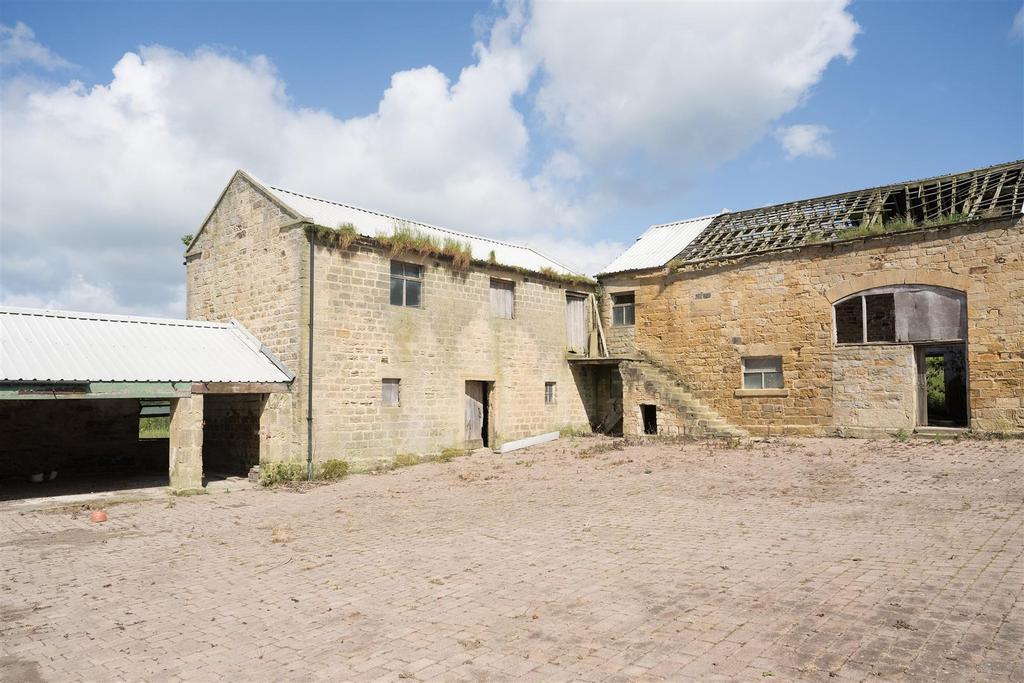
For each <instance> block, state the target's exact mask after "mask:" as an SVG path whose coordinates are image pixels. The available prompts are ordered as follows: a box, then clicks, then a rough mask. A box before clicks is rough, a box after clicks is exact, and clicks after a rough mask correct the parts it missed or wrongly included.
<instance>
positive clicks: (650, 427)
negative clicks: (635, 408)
mask: <svg viewBox="0 0 1024 683" xmlns="http://www.w3.org/2000/svg"><path fill="white" fill-rule="evenodd" d="M640 415H642V416H643V420H644V434H657V433H658V406H653V405H647V404H641V405H640Z"/></svg>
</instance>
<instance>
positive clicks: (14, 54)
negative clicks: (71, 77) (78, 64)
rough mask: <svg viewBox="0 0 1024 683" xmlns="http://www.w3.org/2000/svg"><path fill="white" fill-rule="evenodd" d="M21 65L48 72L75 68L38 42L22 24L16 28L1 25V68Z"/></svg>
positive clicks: (30, 30) (16, 25)
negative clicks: (31, 65) (40, 68)
mask: <svg viewBox="0 0 1024 683" xmlns="http://www.w3.org/2000/svg"><path fill="white" fill-rule="evenodd" d="M19 64H33V65H35V66H39V67H42V68H44V69H46V70H48V71H53V70H54V69H67V68H70V67H72V66H74V65H73V64H72V63H71V62H69V61H67V60H66V59H64V58H63V57H61V56H60V55H58V54H55V53H54V52H52V51H51V50H50V49H49V48H47V47H46V46H45V45H42V44H41V43H38V42H36V34H35V33H34V32H33V31H32V29H30V28H29V27H28V26H26V25H25V24H23V23H22V22H20V21H19V22H18V23H16V24H15V25H14V26H7V25H6V24H0V66H6V67H11V66H17V65H19Z"/></svg>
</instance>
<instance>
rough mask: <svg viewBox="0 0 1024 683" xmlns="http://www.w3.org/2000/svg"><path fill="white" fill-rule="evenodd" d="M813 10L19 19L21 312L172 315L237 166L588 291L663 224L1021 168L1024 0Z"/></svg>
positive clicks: (32, 10) (9, 115) (183, 12)
mask: <svg viewBox="0 0 1024 683" xmlns="http://www.w3.org/2000/svg"><path fill="white" fill-rule="evenodd" d="M633 7H634V8H635V7H636V6H635V5H634V6H633ZM666 7H667V9H666ZM820 7H821V6H811V5H789V6H784V5H783V4H782V3H775V5H773V6H772V8H771V9H770V10H765V9H763V6H762V9H758V10H757V11H754V6H753V5H746V4H738V3H734V4H730V5H727V6H726V8H727V9H726V10H725V11H724V13H723V10H722V9H721V6H719V8H713V7H711V6H709V5H702V4H696V3H688V4H686V5H680V6H679V7H678V15H679V16H674V15H673V16H669V15H666V14H665V13H666V12H669V13H671V12H675V9H673V6H671V5H668V6H666V5H662V6H660V7H659V8H656V9H651V12H650V13H651V14H652V17H651V19H650V20H649V21H644V20H643V18H642V17H641V18H640V19H635V17H634V16H631V15H637V14H640V15H642V14H643V13H644V11H646V10H639V11H638V10H635V9H631V8H629V7H626V6H625V5H613V4H606V5H605V6H604V8H603V9H601V10H600V11H597V10H595V11H589V10H587V11H584V10H582V9H580V8H579V7H578V6H571V5H568V6H561V7H560V8H559V10H558V11H554V10H552V11H548V10H547V9H546V8H545V7H541V8H538V7H535V6H533V5H530V4H527V5H523V6H519V5H506V4H489V3H457V2H444V3H430V2H416V3H329V2H318V3H304V2H298V3H287V4H284V3H272V2H259V3H248V2H219V3H178V2H176V3H159V2H147V3H117V2H102V3H90V2H75V3H47V2H33V3H17V2H5V3H4V4H3V5H0V23H2V24H3V25H4V26H6V27H8V33H7V39H8V42H7V44H6V45H7V54H8V56H7V57H6V58H5V62H4V71H3V86H4V101H3V106H4V121H3V124H2V125H3V133H4V140H5V146H4V151H3V156H2V165H3V178H4V185H3V187H2V188H0V193H2V196H0V200H2V203H3V209H4V217H3V219H2V220H3V223H2V226H0V227H2V230H3V233H2V234H0V238H2V239H3V242H2V243H0V245H2V246H3V267H4V270H3V271H2V272H0V276H2V281H0V284H2V285H3V288H2V289H3V292H2V296H3V299H4V300H5V301H7V302H9V303H20V304H30V305H31V304H37V305H62V306H68V307H93V308H96V307H100V306H102V307H105V308H108V309H116V310H123V311H129V312H143V313H157V314H179V315H180V314H182V313H183V303H182V302H183V298H182V297H183V289H182V283H183V271H182V269H181V268H180V249H179V247H180V245H178V244H175V243H174V242H175V236H177V235H180V234H184V233H186V232H191V231H194V229H195V228H196V227H197V226H198V223H199V222H200V221H201V220H202V217H203V215H205V211H206V210H208V209H209V207H210V205H211V204H212V202H213V200H214V199H215V198H216V196H217V194H218V192H219V190H220V188H221V186H222V185H223V183H224V182H226V180H227V178H228V175H227V174H226V173H227V172H228V171H229V169H230V168H232V167H235V166H244V167H246V168H247V169H249V170H251V171H253V172H254V173H256V174H257V175H259V176H261V177H263V178H265V179H266V180H268V181H273V182H279V183H281V184H283V185H286V186H289V187H293V188H294V189H298V190H306V191H309V192H311V193H316V194H321V195H326V196H328V197H329V198H332V199H338V200H342V201H350V202H353V203H357V204H362V205H369V206H371V207H372V208H379V209H381V210H385V211H390V212H394V213H399V214H402V215H407V216H409V217H411V218H418V219H423V220H428V221H431V222H435V223H439V224H442V225H448V226H451V227H454V228H461V229H464V230H469V231H475V232H484V233H487V234H491V235H495V236H500V237H506V238H509V239H514V240H519V241H526V242H529V243H531V244H535V245H537V246H540V247H542V248H545V249H547V250H548V251H553V252H556V255H558V256H563V258H569V259H570V260H573V259H574V258H575V263H576V264H577V265H579V267H581V268H583V269H586V270H588V271H590V272H593V271H595V270H596V269H597V268H599V266H600V265H601V264H602V262H607V261H608V260H610V257H611V256H613V255H614V252H615V251H616V250H618V249H621V248H622V247H623V245H626V244H628V243H629V242H630V241H632V239H633V238H635V237H636V235H638V234H639V233H640V232H642V231H643V230H644V229H645V228H646V227H647V226H648V225H649V224H651V223H656V222H665V221H669V220H674V219H679V218H685V217H689V216H693V215H699V214H704V213H710V212H715V211H717V210H719V209H722V208H729V209H734V210H735V209H743V208H749V207H753V206H759V205H763V204H768V203H774V202H779V201H784V200H787V199H797V198H802V197H810V196H815V195H820V194H827V193H831V192H838V191H843V190H848V189H856V188H858V187H864V186H870V185H875V184H882V183H887V182H891V181H897V180H904V179H912V178H917V177H923V176H929V175H936V174H940V173H945V172H950V171H956V170H961V169H967V168H972V167H977V166H984V165H988V164H992V163H998V162H1002V161H1007V160H1009V159H1016V158H1021V157H1024V39H1022V38H1024V37H1022V35H1021V32H1022V28H1024V19H1021V18H1018V19H1017V21H1018V24H1017V27H1016V28H1015V24H1014V22H1015V17H1018V15H1019V13H1020V12H1021V4H1020V3H1019V2H934V3H933V2H928V3H924V2H884V3H883V2H857V3H853V4H849V5H845V6H844V5H843V4H842V3H840V4H838V5H835V4H833V5H832V6H831V9H829V10H824V9H821V8H820ZM566 8H568V9H566ZM616 12H620V13H621V14H622V16H621V20H620V18H619V17H617V16H616V14H615V13H616ZM520 13H521V15H520ZM659 13H660V14H659ZM755 14H756V15H757V16H752V15H755ZM1021 16H1024V15H1021ZM794 19H796V21H795V20H794ZM801 21H802V22H803V23H800V22H801ZM19 22H20V24H23V25H24V27H25V28H26V29H27V30H29V31H30V32H31V34H33V35H32V37H31V43H32V45H33V46H35V47H36V48H38V50H43V51H44V53H42V54H44V55H49V57H39V54H41V53H39V52H38V50H37V51H35V52H31V51H30V52H25V53H24V54H21V53H18V51H19V50H23V48H24V45H25V42H24V40H22V42H20V43H18V44H17V45H13V46H12V44H11V43H10V42H9V41H10V36H11V35H12V34H11V32H10V31H11V30H13V27H17V26H18V25H19ZM793 24H796V27H795V28H793V27H792V25H793ZM787 26H789V27H790V28H787ZM723 27H727V28H723ZM734 29H735V30H734ZM787 31H792V33H789V32H787ZM19 35H21V37H22V39H24V38H25V34H24V32H22V33H21V34H19ZM802 36H811V38H810V39H808V40H807V41H806V43H801V40H803V38H802ZM477 43H478V44H479V45H480V46H483V50H484V51H485V53H486V55H485V56H481V54H482V53H481V51H480V49H479V48H478V49H475V48H474V44H477ZM152 46H162V49H163V51H159V52H155V51H153V50H157V49H159V48H153V47H152ZM146 49H149V50H150V52H148V53H147V52H146ZM47 50H48V52H45V51H47ZM197 51H200V52H202V53H203V54H207V55H212V56H210V57H208V58H207V59H206V61H203V60H202V59H200V58H199V57H198V56H197V55H198V54H199V52H197ZM15 53H18V54H15ZM126 53H134V54H135V55H139V57H138V58H137V59H135V60H132V59H129V60H128V61H124V59H125V55H126ZM12 55H13V56H12ZM262 58H265V60H263V59H262ZM48 60H49V61H48ZM254 60H255V61H254ZM119 63H120V64H122V65H123V68H122V69H121V70H120V71H119V72H118V75H117V76H115V75H113V74H112V69H113V68H114V66H115V65H116V64H119ZM765 64H771V65H772V66H771V68H762V67H764V65H765ZM428 65H430V66H432V67H434V68H435V69H436V72H435V71H427V70H424V69H422V67H426V66H428ZM467 67H469V68H471V69H473V68H474V67H476V72H477V73H476V75H477V76H478V79H477V81H474V82H470V78H466V79H464V81H465V83H463V82H460V75H461V74H462V73H463V69H466V68H467ZM438 72H439V73H438ZM395 74H408V77H407V78H405V79H404V80H403V81H401V83H402V85H401V86H400V87H394V88H392V90H391V91H388V89H389V87H391V86H392V85H393V83H396V82H398V81H393V77H394V76H395ZM441 75H443V76H444V77H447V82H445V81H444V79H442V78H441ZM217 79H220V80H217ZM72 81H80V82H81V84H82V85H81V86H80V87H78V86H75V87H77V88H78V89H77V90H75V88H74V87H72V88H71V89H69V85H68V84H69V83H71V82H72ZM648 82H649V83H648ZM192 84H194V86H195V87H194V88H192V87H191V86H192ZM235 88H238V92H237V93H236V92H234V89H235ZM275 88H276V89H277V90H276V91H275V93H276V94H275V93H270V94H268V92H269V91H270V90H274V89H275ZM107 89H109V91H110V92H107ZM386 91H388V92H390V93H392V95H393V97H392V99H391V100H387V101H388V102H390V104H389V105H388V106H382V98H384V97H385V92H386ZM123 93H128V94H123ZM460 94H461V95H460ZM193 95H195V97H196V100H195V101H192V100H191V98H192V97H193ZM460 96H461V97H462V100H460ZM219 97H224V98H225V100H224V102H223V103H219V104H218V103H211V100H217V99H218V98H219ZM41 102H42V104H40V103H41ZM126 102H130V104H126ZM234 107H237V109H234ZM228 109H230V110H231V111H230V116H228V114H225V113H224V112H225V111H226V110H228ZM396 112H397V113H396ZM420 112H422V116H418V115H417V114H418V113H420ZM250 116H251V117H252V118H251V120H250V118H249V117H250ZM364 117H370V119H369V120H363V119H364ZM361 120H363V121H362V122H361ZM267 121H275V122H278V123H275V124H274V125H273V126H269V127H267V126H268V125H269V124H266V122H267ZM275 126H276V128H275ZM278 129H279V130H286V131H288V133H287V135H281V136H278V135H275V131H276V130H278ZM119 131H121V132H119ZM364 133H365V135H364ZM320 137H322V139H324V140H325V141H326V142H325V143H324V145H323V146H322V148H318V145H317V144H316V142H317V139H318V138H320ZM15 140H16V141H17V142H16V143H14V144H11V143H12V141H15ZM21 141H26V142H24V143H22V142H21ZM787 142H788V144H789V146H788V147H787V144H786V143H787ZM284 146H287V147H288V148H289V149H290V150H292V151H291V152H288V153H283V152H280V151H279V150H277V149H268V148H275V147H278V148H279V147H284ZM182 150H187V152H182ZM294 150H299V151H294ZM320 154H322V155H323V158H320V157H319V156H318V155H320ZM406 154H407V155H408V157H409V159H408V164H407V165H403V164H402V163H395V161H394V160H395V159H399V160H401V159H402V157H403V155H406ZM349 160H351V161H349ZM346 161H348V162H349V163H348V164H347V163H346ZM97 165H99V166H100V168H97ZM351 166H358V167H360V169H361V170H357V171H353V169H352V168H351ZM190 168H192V169H195V171H194V172H190V171H189V170H188V169H190ZM54 169H59V170H57V171H55V170H54ZM140 169H143V170H142V171H140ZM175 173H177V175H175ZM51 174H52V175H53V176H54V178H53V180H54V182H56V183H59V185H60V187H61V188H63V189H64V190H66V191H67V193H68V194H69V195H71V196H70V197H63V198H60V199H58V200H56V202H57V204H58V206H49V207H48V209H47V210H46V211H43V210H41V209H39V208H38V204H39V203H40V202H46V203H48V204H52V202H51V201H50V200H49V199H45V198H46V197H47V196H51V197H52V192H50V193H48V192H43V191H41V190H40V189H38V185H39V183H42V182H46V181H47V179H48V178H50V177H51ZM186 176H187V177H186ZM12 178H14V179H15V180H12ZM30 182H32V183H35V185H32V186H29V185H28V183H30ZM76 185H78V186H80V187H79V188H76V187H75V186H76ZM510 187H511V188H513V189H509V188H510ZM41 198H42V199H41ZM30 202H33V204H32V205H30V204H29V203H30ZM140 207H141V208H140ZM146 207H152V209H151V210H150V209H147V208H146ZM150 211H151V213H150ZM147 214H149V215H147ZM68 231H71V232H73V235H78V236H80V235H82V234H89V235H90V236H92V237H93V238H94V239H91V240H82V243H81V244H78V245H77V246H76V247H74V248H71V249H68V248H67V245H68V242H69V239H70V241H74V239H75V238H74V237H73V236H72V237H70V238H69V234H68ZM90 250H95V253H92V252H91V251H90ZM90 256H91V257H90ZM51 257H52V258H51ZM87 257H89V258H87ZM142 263H145V264H146V265H145V266H143V265H140V264H142ZM140 280H145V284H140Z"/></svg>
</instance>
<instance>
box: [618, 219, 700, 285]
mask: <svg viewBox="0 0 1024 683" xmlns="http://www.w3.org/2000/svg"><path fill="white" fill-rule="evenodd" d="M717 215H718V214H714V215H711V216H700V217H699V218H690V219H688V220H685V221H676V222H675V223H663V224H661V225H652V226H651V227H649V228H648V229H647V231H646V232H645V233H644V234H642V235H640V237H638V238H637V240H636V242H634V243H633V244H632V246H630V247H629V249H627V250H626V251H624V252H623V253H622V254H620V255H619V256H618V257H617V258H616V259H615V260H614V261H612V262H611V263H609V264H608V265H607V266H605V267H604V268H603V269H602V270H601V274H602V275H611V274H612V273H624V272H628V271H631V270H644V269H647V268H660V267H662V266H664V265H666V264H667V263H668V262H669V261H671V260H672V259H674V258H675V257H676V255H678V254H679V252H681V251H682V250H683V249H685V248H686V247H687V246H688V245H689V244H690V242H692V241H693V240H694V239H695V238H696V237H697V235H699V234H700V233H701V231H703V230H704V228H706V227H708V225H710V224H711V221H713V220H714V219H715V217H716V216H717Z"/></svg>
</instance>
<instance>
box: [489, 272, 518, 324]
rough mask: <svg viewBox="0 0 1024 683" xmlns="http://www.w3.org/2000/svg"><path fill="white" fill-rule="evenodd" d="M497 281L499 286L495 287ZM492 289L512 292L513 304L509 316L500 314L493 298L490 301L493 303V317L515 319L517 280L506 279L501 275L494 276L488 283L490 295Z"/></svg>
mask: <svg viewBox="0 0 1024 683" xmlns="http://www.w3.org/2000/svg"><path fill="white" fill-rule="evenodd" d="M495 283H498V284H499V286H498V287H495V286H494V285H495ZM501 285H506V286H504V287H503V286H501ZM492 289H497V290H500V291H508V292H511V297H512V306H511V310H510V311H509V314H508V315H507V316H506V315H500V314H499V313H498V312H497V311H496V310H495V309H494V299H491V301H490V303H491V317H492V318H498V319H500V320H515V318H516V282H515V280H505V279H502V278H499V277H492V278H491V280H490V283H489V284H488V289H487V293H488V295H490V293H491V290H492Z"/></svg>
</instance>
